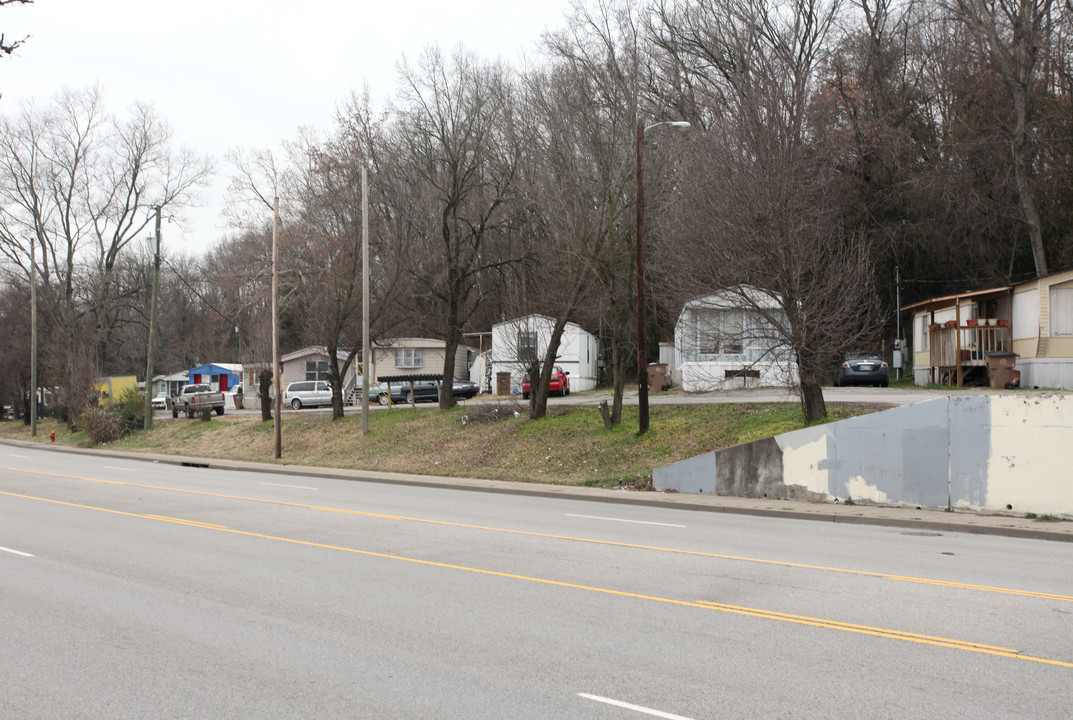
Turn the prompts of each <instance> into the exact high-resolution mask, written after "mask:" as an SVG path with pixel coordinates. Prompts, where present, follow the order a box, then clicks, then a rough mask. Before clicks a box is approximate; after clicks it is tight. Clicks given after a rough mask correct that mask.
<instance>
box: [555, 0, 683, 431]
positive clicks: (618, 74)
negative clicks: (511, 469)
mask: <svg viewBox="0 0 1073 720" xmlns="http://www.w3.org/2000/svg"><path fill="white" fill-rule="evenodd" d="M640 18H641V13H640V12H639V11H638V10H637V9H636V8H635V7H633V6H632V5H631V4H630V3H628V2H616V1H614V0H598V1H597V2H593V3H591V4H588V5H586V4H585V3H583V2H577V3H575V4H574V6H573V9H572V12H571V15H570V17H569V25H570V29H569V30H567V31H564V32H560V33H554V34H549V35H547V36H546V37H545V39H544V44H545V47H546V49H547V52H548V53H549V54H550V55H551V57H552V62H553V68H554V70H553V71H552V74H551V75H550V76H549V77H548V79H547V83H548V84H549V87H548V90H547V91H546V93H545V95H546V97H547V98H548V100H546V102H553V103H554V107H555V109H556V111H557V112H559V113H561V115H562V118H561V120H559V121H558V122H557V123H556V124H555V125H554V126H553V127H554V132H555V133H557V135H556V136H554V137H553V138H552V139H553V140H554V144H553V145H552V146H550V147H549V152H553V153H555V154H552V155H549V158H550V159H551V160H552V161H553V162H554V163H556V164H557V165H558V169H557V170H555V171H554V172H557V173H558V174H559V175H561V176H562V177H563V178H564V185H563V187H562V188H559V189H556V190H555V193H554V194H552V195H550V197H553V198H554V197H556V196H557V195H556V194H558V195H559V197H558V200H557V201H556V202H558V203H560V204H566V205H564V208H563V209H562V210H559V209H556V210H554V211H553V212H552V213H551V215H552V218H553V219H555V217H556V215H557V214H558V213H566V214H565V215H561V214H560V215H558V217H559V218H561V219H562V220H564V221H565V222H572V223H575V224H574V225H572V226H571V227H570V228H569V233H570V234H569V235H565V236H564V237H563V238H562V239H563V241H564V242H566V243H568V244H569V246H570V252H572V253H574V254H575V255H576V258H577V260H578V262H579V267H583V266H585V265H587V267H588V270H587V272H588V274H589V276H590V277H591V278H592V279H593V281H594V285H595V287H596V288H598V289H599V293H597V294H596V297H587V298H585V300H586V302H585V303H584V304H581V305H579V307H578V312H577V314H578V319H583V320H584V319H587V320H589V321H590V322H591V323H592V324H593V325H597V324H599V325H600V326H601V328H602V330H603V333H602V335H603V337H601V343H602V353H603V356H604V358H605V360H606V362H607V365H608V368H609V369H610V373H611V384H612V389H613V400H612V408H611V422H612V423H613V424H618V423H619V422H621V420H622V398H623V394H624V391H625V387H626V378H627V376H629V375H632V373H633V370H634V368H635V362H634V360H635V358H636V352H637V344H636V329H637V325H636V320H637V314H636V295H635V288H636V284H635V278H636V246H635V242H634V241H635V238H636V234H635V232H634V229H635V226H634V224H633V219H634V208H635V204H634V201H635V197H634V191H635V182H634V159H635V156H634V150H635V145H634V138H635V133H634V131H635V127H636V124H637V122H638V118H639V117H640V118H649V119H651V120H653V121H655V120H662V119H664V117H665V115H664V113H665V112H666V111H667V106H668V105H667V103H668V102H672V106H673V98H672V100H671V101H667V100H665V99H664V98H663V97H661V96H660V94H659V92H657V86H658V83H659V79H658V77H657V75H658V72H657V68H656V67H655V65H654V58H653V57H652V54H651V51H650V46H649V44H648V43H647V41H646V39H645V35H644V33H643V29H642V27H641V24H640ZM560 145H561V147H559V146H560ZM658 176H659V173H653V179H655V178H657V177H658ZM652 185H653V187H652V189H653V191H654V192H652V195H651V197H652V198H653V200H655V201H656V202H653V203H650V204H651V205H653V206H656V205H658V200H659V197H660V196H659V193H658V192H655V190H656V189H657V187H658V186H657V185H656V183H652ZM569 203H574V204H573V205H569ZM550 207H552V208H554V207H555V205H552V206H550ZM565 222H564V223H563V224H562V225H560V226H559V228H557V230H558V231H559V232H566V231H567V228H566V225H565ZM586 309H587V311H586ZM544 367H545V372H544V373H542V375H546V374H547V372H546V371H547V370H550V368H551V363H550V361H549V358H545V359H544ZM641 380H642V379H641V378H638V381H639V382H640V381H641Z"/></svg>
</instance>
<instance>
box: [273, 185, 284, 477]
mask: <svg viewBox="0 0 1073 720" xmlns="http://www.w3.org/2000/svg"><path fill="white" fill-rule="evenodd" d="M278 235H279V197H277V198H276V199H275V202H274V203H273V206H272V384H273V386H274V389H275V399H274V400H273V401H272V406H273V407H272V417H273V419H274V423H273V427H274V431H275V436H276V454H275V457H276V459H277V460H279V459H280V458H281V457H282V456H283V428H282V425H281V423H280V416H279V415H280V413H281V412H282V410H283V388H282V387H281V384H282V383H283V378H282V377H280V372H279V241H278Z"/></svg>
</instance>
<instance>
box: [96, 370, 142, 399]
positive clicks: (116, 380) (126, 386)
mask: <svg viewBox="0 0 1073 720" xmlns="http://www.w3.org/2000/svg"><path fill="white" fill-rule="evenodd" d="M93 389H94V390H96V391H97V392H98V393H99V394H100V398H101V400H103V401H106V402H112V401H113V400H115V399H116V398H117V397H119V396H120V395H122V394H123V393H124V392H126V391H127V390H137V389H138V378H136V377H135V376H133V375H123V376H118V377H106V378H100V379H98V380H97V382H95V383H94V384H93Z"/></svg>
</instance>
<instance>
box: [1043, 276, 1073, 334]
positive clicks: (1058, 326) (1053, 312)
mask: <svg viewBox="0 0 1073 720" xmlns="http://www.w3.org/2000/svg"><path fill="white" fill-rule="evenodd" d="M1047 310H1048V312H1047V314H1048V315H1049V316H1050V318H1051V335H1059V336H1065V337H1069V336H1073V287H1061V288H1058V287H1052V288H1051V292H1050V299H1049V304H1048V308H1047Z"/></svg>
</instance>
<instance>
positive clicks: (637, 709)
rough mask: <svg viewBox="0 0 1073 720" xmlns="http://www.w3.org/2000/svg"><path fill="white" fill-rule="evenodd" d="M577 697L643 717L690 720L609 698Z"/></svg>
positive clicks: (584, 694) (579, 695)
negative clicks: (642, 714) (637, 713)
mask: <svg viewBox="0 0 1073 720" xmlns="http://www.w3.org/2000/svg"><path fill="white" fill-rule="evenodd" d="M577 695H578V697H582V698H585V699H586V700H595V701H596V702H601V703H606V704H607V705H614V706H615V707H620V708H625V709H627V710H633V711H634V712H639V713H644V714H645V715H652V716H653V717H658V718H665V719H666V720H690V719H689V718H687V717H685V716H683V715H672V714H671V713H666V712H663V711H661V710H653V709H652V708H646V707H642V706H640V705H631V704H630V703H628V702H622V701H621V700H612V699H611V698H605V697H600V696H599V695H589V694H588V693H578V694H577Z"/></svg>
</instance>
